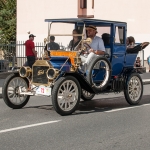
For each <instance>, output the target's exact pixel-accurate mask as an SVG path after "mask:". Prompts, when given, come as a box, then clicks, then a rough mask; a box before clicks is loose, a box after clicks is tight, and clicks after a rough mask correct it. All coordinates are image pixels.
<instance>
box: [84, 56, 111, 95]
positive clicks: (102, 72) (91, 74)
mask: <svg viewBox="0 0 150 150" xmlns="http://www.w3.org/2000/svg"><path fill="white" fill-rule="evenodd" d="M86 75H87V80H88V82H89V83H90V84H91V86H92V88H93V89H94V91H95V92H97V93H98V92H101V91H103V90H104V89H105V88H106V87H107V86H108V84H109V82H110V79H111V64H110V62H109V60H108V59H107V58H106V57H101V56H98V57H96V58H95V59H94V60H93V61H92V62H91V64H90V65H89V66H88V67H87V72H86Z"/></svg>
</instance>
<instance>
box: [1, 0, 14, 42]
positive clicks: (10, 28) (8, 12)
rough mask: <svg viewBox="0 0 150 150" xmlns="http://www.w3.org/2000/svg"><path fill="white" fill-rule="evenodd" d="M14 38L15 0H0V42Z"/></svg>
mask: <svg viewBox="0 0 150 150" xmlns="http://www.w3.org/2000/svg"><path fill="white" fill-rule="evenodd" d="M15 40H16V0H0V42H5V43H10V42H11V41H15Z"/></svg>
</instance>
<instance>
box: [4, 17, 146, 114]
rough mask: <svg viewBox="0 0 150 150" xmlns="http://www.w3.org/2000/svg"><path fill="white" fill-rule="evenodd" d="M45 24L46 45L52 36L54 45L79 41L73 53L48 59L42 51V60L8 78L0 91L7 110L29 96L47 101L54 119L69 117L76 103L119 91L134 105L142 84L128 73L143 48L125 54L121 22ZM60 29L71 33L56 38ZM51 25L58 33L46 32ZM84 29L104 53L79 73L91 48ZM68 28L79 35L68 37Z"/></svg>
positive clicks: (53, 53) (133, 73) (55, 52)
mask: <svg viewBox="0 0 150 150" xmlns="http://www.w3.org/2000/svg"><path fill="white" fill-rule="evenodd" d="M45 22H48V38H47V42H48V41H49V36H52V35H53V36H55V37H56V39H57V36H59V37H62V40H63V42H65V41H66V40H65V37H66V36H79V37H81V40H80V42H79V44H78V45H77V47H76V48H75V49H74V50H73V51H70V50H69V48H68V47H67V46H66V47H64V48H63V49H61V50H50V56H48V54H47V51H45V53H44V54H43V55H42V59H39V60H36V62H35V63H34V65H33V66H32V68H30V67H28V66H26V67H24V66H23V67H21V68H20V70H19V71H18V72H15V73H13V74H11V75H9V76H8V77H7V78H6V80H5V82H4V85H3V89H2V95H3V99H4V101H5V103H6V104H7V105H8V106H9V107H11V108H13V109H19V108H22V107H24V106H25V105H26V104H27V102H28V101H29V99H30V96H39V95H40V96H41V95H42V96H49V97H51V99H52V104H53V107H54V109H55V110H56V112H57V113H59V114H60V115H70V114H72V113H73V112H74V111H75V110H76V109H77V107H78V105H79V102H80V99H81V98H82V99H83V100H84V101H89V100H92V98H93V97H94V96H95V94H100V93H105V92H107V93H110V92H115V93H119V92H122V91H123V92H124V96H125V99H126V101H127V102H128V103H129V104H131V105H136V104H138V103H139V102H140V100H141V98H142V95H143V83H142V79H141V77H140V75H139V74H138V73H137V72H136V69H135V68H134V62H135V59H136V57H137V54H138V51H140V50H142V49H144V48H145V47H146V46H147V45H148V44H149V43H148V42H144V43H141V44H139V45H137V46H135V47H134V48H130V49H127V46H126V35H127V24H126V23H125V22H117V21H105V20H98V19H87V18H85V19H82V18H75V19H45ZM59 23H60V24H61V25H60V26H59ZM65 24H69V25H71V27H72V28H70V27H67V28H68V30H69V32H70V34H58V32H59V31H60V28H64V30H63V31H67V30H66V29H65V26H66V25H65ZM55 25H56V26H57V29H58V30H55V28H54V30H53V32H51V30H52V26H55ZM89 25H94V26H96V27H97V31H98V33H97V35H98V36H101V37H102V39H103V41H104V46H105V49H106V52H105V54H104V55H103V56H102V55H101V56H97V57H96V58H95V59H93V61H91V63H90V65H89V66H88V69H87V70H85V71H83V70H82V67H83V66H84V65H85V64H84V63H83V62H82V61H81V57H80V55H83V51H86V50H88V47H90V43H91V42H92V40H91V39H90V38H88V37H87V36H86V33H87V32H86V29H85V28H86V26H89ZM74 28H77V29H78V30H80V32H81V33H80V34H74V35H73V34H71V33H72V30H73V29H74ZM54 32H56V33H54ZM58 39H59V38H58ZM67 40H68V39H67ZM45 42H46V40H45ZM66 43H69V41H67V42H66ZM64 45H65V44H64Z"/></svg>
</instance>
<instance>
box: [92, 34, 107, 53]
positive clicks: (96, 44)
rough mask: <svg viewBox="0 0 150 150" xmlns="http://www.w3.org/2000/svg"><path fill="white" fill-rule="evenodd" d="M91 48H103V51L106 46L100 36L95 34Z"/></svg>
mask: <svg viewBox="0 0 150 150" xmlns="http://www.w3.org/2000/svg"><path fill="white" fill-rule="evenodd" d="M90 46H91V48H92V49H94V50H101V51H105V47H104V42H103V40H102V39H101V38H100V37H98V36H95V37H94V38H93V39H92V43H91V44H90Z"/></svg>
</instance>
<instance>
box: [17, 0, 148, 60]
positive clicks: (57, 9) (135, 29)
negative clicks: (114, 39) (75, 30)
mask: <svg viewBox="0 0 150 150" xmlns="http://www.w3.org/2000/svg"><path fill="white" fill-rule="evenodd" d="M87 1H88V3H89V1H92V0H87ZM149 5H150V1H149V0H143V1H141V0H136V1H131V0H122V1H121V0H95V1H94V10H92V12H90V13H92V14H91V15H94V18H96V19H103V20H115V21H123V22H127V26H128V31H127V35H128V36H134V37H135V40H136V42H137V43H141V42H145V41H149V40H150V38H149V37H150V15H149V14H150V9H149ZM77 7H78V0H42V1H40V0H17V40H26V39H27V38H28V34H27V31H30V32H31V33H33V34H35V35H36V36H37V37H36V38H35V41H36V42H41V41H43V40H44V38H45V37H47V23H45V22H44V19H50V18H76V17H77V15H78V9H77ZM89 15H90V14H89ZM62 29H63V28H62ZM69 30H70V29H69ZM148 55H150V46H148V47H147V48H146V49H145V54H144V58H145V59H146V57H147V56H148Z"/></svg>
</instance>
